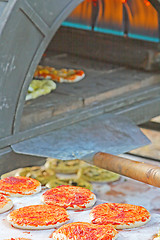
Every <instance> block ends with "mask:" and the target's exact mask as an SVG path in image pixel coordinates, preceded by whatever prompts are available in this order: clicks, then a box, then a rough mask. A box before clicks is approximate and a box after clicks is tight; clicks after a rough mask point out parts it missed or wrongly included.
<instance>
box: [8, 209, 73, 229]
mask: <svg viewBox="0 0 160 240" xmlns="http://www.w3.org/2000/svg"><path fill="white" fill-rule="evenodd" d="M7 220H8V222H9V223H10V224H11V225H12V226H14V227H16V228H21V229H30V230H31V229H50V228H55V227H59V226H61V225H62V224H64V223H66V222H68V221H69V215H68V213H67V211H66V209H64V208H62V207H58V206H53V205H42V204H41V205H31V206H26V207H22V208H19V209H16V210H14V211H12V212H10V213H9V214H8V216H7Z"/></svg>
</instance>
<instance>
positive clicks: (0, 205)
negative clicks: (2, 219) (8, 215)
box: [0, 194, 13, 213]
mask: <svg viewBox="0 0 160 240" xmlns="http://www.w3.org/2000/svg"><path fill="white" fill-rule="evenodd" d="M12 207H13V202H12V200H11V199H9V198H7V197H6V196H4V195H2V194H0V213H4V212H6V211H8V210H9V209H11V208H12Z"/></svg>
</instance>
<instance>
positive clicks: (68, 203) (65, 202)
mask: <svg viewBox="0 0 160 240" xmlns="http://www.w3.org/2000/svg"><path fill="white" fill-rule="evenodd" d="M41 200H42V202H43V203H46V204H49V205H57V206H61V207H64V208H66V209H85V208H89V207H92V206H93V205H94V203H95V202H96V196H95V194H94V193H92V192H91V191H90V190H88V189H86V188H82V187H75V186H69V185H62V186H58V187H56V188H52V189H49V190H47V191H46V192H45V193H44V194H43V195H42V197H41Z"/></svg>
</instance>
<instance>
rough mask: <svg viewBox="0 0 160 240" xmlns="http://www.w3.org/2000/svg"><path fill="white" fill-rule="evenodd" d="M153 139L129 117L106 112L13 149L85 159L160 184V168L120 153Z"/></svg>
mask: <svg viewBox="0 0 160 240" xmlns="http://www.w3.org/2000/svg"><path fill="white" fill-rule="evenodd" d="M149 143H150V141H149V140H148V138H147V137H146V136H145V135H144V134H143V133H142V132H141V131H140V129H139V128H138V127H137V126H136V125H135V124H134V123H132V122H131V121H130V120H129V119H128V118H125V117H122V116H120V115H113V114H103V115H99V116H97V117H94V118H90V119H88V120H84V121H81V122H78V123H75V124H72V125H69V126H66V127H63V128H61V129H57V130H54V131H52V132H49V133H46V134H43V135H40V136H37V137H34V138H31V139H28V140H25V141H23V142H20V143H17V144H14V145H12V149H13V151H14V152H16V153H20V154H27V155H32V156H40V157H51V158H57V159H61V160H72V159H81V160H84V161H86V162H88V163H90V164H95V165H96V166H99V167H102V168H104V169H108V170H110V171H113V172H116V173H119V174H122V175H125V176H127V177H131V178H133V179H136V180H139V181H142V182H146V183H149V184H151V185H154V186H158V187H160V168H158V167H155V166H152V165H149V164H145V163H140V162H135V161H131V160H129V159H125V158H120V157H119V156H116V155H119V154H122V153H126V152H128V151H130V150H133V149H135V148H138V147H141V146H144V145H147V144H149ZM99 151H101V152H99Z"/></svg>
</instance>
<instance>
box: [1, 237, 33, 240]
mask: <svg viewBox="0 0 160 240" xmlns="http://www.w3.org/2000/svg"><path fill="white" fill-rule="evenodd" d="M5 240H31V239H30V238H23V237H22V238H21V237H20V238H10V239H5Z"/></svg>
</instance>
